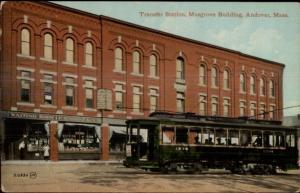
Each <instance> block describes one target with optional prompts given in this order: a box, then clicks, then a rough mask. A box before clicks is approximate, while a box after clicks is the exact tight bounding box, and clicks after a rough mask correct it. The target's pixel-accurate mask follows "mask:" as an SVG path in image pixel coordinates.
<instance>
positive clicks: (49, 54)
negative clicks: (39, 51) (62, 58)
mask: <svg viewBox="0 0 300 193" xmlns="http://www.w3.org/2000/svg"><path fill="white" fill-rule="evenodd" d="M44 58H47V59H53V37H52V35H51V34H49V33H46V34H45V36H44Z"/></svg>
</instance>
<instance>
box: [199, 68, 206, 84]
mask: <svg viewBox="0 0 300 193" xmlns="http://www.w3.org/2000/svg"><path fill="white" fill-rule="evenodd" d="M199 76H200V77H199V80H200V85H202V86H204V85H206V68H205V65H204V64H201V65H200V68H199Z"/></svg>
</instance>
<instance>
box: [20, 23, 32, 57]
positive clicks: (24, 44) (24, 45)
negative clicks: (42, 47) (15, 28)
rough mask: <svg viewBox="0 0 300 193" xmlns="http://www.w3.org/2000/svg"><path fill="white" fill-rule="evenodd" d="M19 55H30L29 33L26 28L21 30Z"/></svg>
mask: <svg viewBox="0 0 300 193" xmlns="http://www.w3.org/2000/svg"><path fill="white" fill-rule="evenodd" d="M21 54H22V55H27V56H29V55H30V32H29V30H28V29H26V28H23V29H22V30H21Z"/></svg>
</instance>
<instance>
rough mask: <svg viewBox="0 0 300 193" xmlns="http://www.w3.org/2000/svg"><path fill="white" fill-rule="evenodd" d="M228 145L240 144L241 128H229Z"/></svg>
mask: <svg viewBox="0 0 300 193" xmlns="http://www.w3.org/2000/svg"><path fill="white" fill-rule="evenodd" d="M227 144H228V145H239V130H235V129H229V130H228V143H227Z"/></svg>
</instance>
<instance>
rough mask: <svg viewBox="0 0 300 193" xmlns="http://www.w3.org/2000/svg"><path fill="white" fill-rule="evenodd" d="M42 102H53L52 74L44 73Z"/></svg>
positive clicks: (50, 103) (49, 103)
mask: <svg viewBox="0 0 300 193" xmlns="http://www.w3.org/2000/svg"><path fill="white" fill-rule="evenodd" d="M43 81H44V104H48V105H52V104H53V75H51V74H44V77H43Z"/></svg>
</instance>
